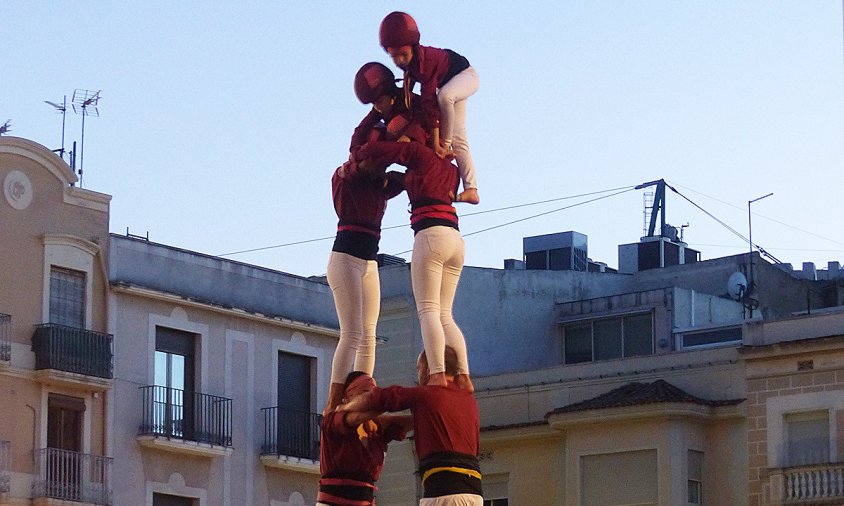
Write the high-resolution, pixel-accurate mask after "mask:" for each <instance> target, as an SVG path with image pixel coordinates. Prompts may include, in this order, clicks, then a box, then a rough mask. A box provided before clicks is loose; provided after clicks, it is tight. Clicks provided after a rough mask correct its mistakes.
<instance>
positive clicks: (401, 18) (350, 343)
mask: <svg viewBox="0 0 844 506" xmlns="http://www.w3.org/2000/svg"><path fill="white" fill-rule="evenodd" d="M379 35H380V41H381V45H382V46H383V47H384V49H385V50H386V51H387V52H388V53H389V54H390V56H391V58H392V59H393V61H394V62H395V63H396V65H397V66H399V67H400V68H401V69H402V70H404V80H403V86H402V87H401V88H399V87H398V86H397V85H396V79H395V76H394V74H393V73H392V72H391V71H390V70H389V69H388V68H387V67H385V66H384V65H382V64H380V63H375V62H370V63H367V64H365V65H363V66H362V67H361V68H360V70H359V71H358V73H357V74H356V75H355V80H354V91H355V94H356V96H357V98H358V99H359V100H360V101H361V102H362V103H364V104H372V110H371V111H370V112H369V114H367V115H366V117H365V118H364V119H363V120H362V121H361V122H360V124H359V125H358V127H357V128H355V131H354V133H353V135H352V141H351V145H350V156H349V160H348V161H347V162H345V163H344V164H343V165H342V166H341V167H339V168H337V170H335V172H334V175H333V177H332V197H333V201H334V208H335V211H336V213H337V217H338V226H337V235H336V238H335V241H334V246H333V247H332V252H331V255H330V259H329V263H328V269H327V278H328V283H329V285H330V286H331V289H332V293H333V295H334V303H335V307H336V309H337V316H338V320H339V323H340V339H339V342H338V345H337V349H336V351H335V354H334V359H333V362H332V374H331V384H330V388H329V396H328V397H329V398H328V402H327V403H326V406H325V409H324V411H323V415H324V416H323V422H322V426H321V438H322V439H321V441H322V447H321V457H320V471H321V474H322V478H321V479H320V495H319V498H318V504H322V505H327V506H350V505H355V506H365V505H369V504H373V505H374V504H375V503H374V491H375V482H376V480H377V479H378V475H379V474H380V469H381V465H382V464H383V459H384V451H386V444H387V442H388V441H390V440H391V439H401V438H402V437H403V436H404V431H406V430H409V428H410V424H411V422H409V421H408V420H404V419H403V420H401V422H396V421H395V420H396V419H393V418H383V417H380V418H379V417H378V415H380V414H381V413H382V412H384V411H388V410H394V409H396V406H398V405H399V404H401V405H403V406H405V407H404V408H399V409H406V408H411V410H412V413H413V415H414V417H415V418H414V419H413V420H412V424H413V428H414V433H415V437H416V444H417V447H419V445H420V444H421V445H422V447H423V448H425V450H426V455H425V457H426V458H425V459H424V462H420V469H422V468H424V470H423V472H425V473H426V475H425V476H426V478H425V479H423V485H424V486H425V499H423V500H422V501H420V504H422V505H472V506H474V505H476V504H477V505H481V504H482V496H481V492H480V474H479V471H478V465H477V439H478V430H479V429H478V427H479V422H478V417H477V403H476V401H475V399H474V396H473V395H472V393H473V391H474V387H473V385H472V382H471V380H470V378H469V363H468V357H467V353H466V342H465V339H464V336H463V334H462V332H461V330H460V328H459V327H458V326H457V323H456V322H455V321H454V319H453V317H452V304H453V301H454V297H455V294H456V290H457V284H458V281H459V279H460V273H461V271H462V268H463V258H464V244H463V239H462V237H461V235H460V232H459V228H458V218H457V211H456V209H455V208H454V206H453V205H452V204H453V202H468V203H474V204H476V203H478V201H479V198H478V193H477V185H476V181H475V176H474V166H473V163H472V157H471V154H470V153H469V149H468V143H467V142H466V129H465V125H466V121H465V110H466V108H465V100H466V98H468V96H470V95H472V94H473V93H474V92H475V91H476V90H477V87H478V80H477V74H476V73H475V71H474V69H472V67H471V66H469V64H468V61H466V59H465V58H463V57H462V56H460V55H457V53H454V52H453V51H449V50H443V49H437V48H432V47H427V46H421V45H420V44H419V30H418V28H417V25H416V22H415V21H414V20H413V18H412V17H410V16H409V15H408V14H406V13H403V12H393V13H391V14H389V15H388V16H387V17H386V18H384V20H383V21H382V23H381V27H380V31H379ZM415 81H419V82H420V83H421V93H422V96H421V97H420V96H418V95H416V94H414V93H413V92H412V89H413V84H414V82H415ZM438 89H439V93H437V90H438ZM432 104H433V105H432ZM452 150H453V151H452ZM455 158H456V160H457V167H455V165H454V164H453V163H452V161H453V160H454V159H455ZM394 163H395V164H398V165H403V166H404V167H405V171H404V172H403V173H402V172H395V171H387V170H386V169H387V167H389V166H390V165H391V164H394ZM458 170H459V171H460V172H459V174H460V175H458ZM461 178H462V181H463V191H462V192H460V193H458V189H459V184H460V181H461ZM402 190H404V191H406V192H407V195H408V198H409V200H410V209H411V213H410V225H411V229H412V230H413V231H414V243H413V253H412V259H411V280H412V284H413V295H414V298H415V300H416V308H417V313H418V315H419V320H420V326H421V329H422V340H423V343H424V348H425V351H424V352H423V355H422V357H423V358H424V360H423V358H420V364H421V363H422V362H423V361H424V371H423V369H422V368H421V366H420V369H419V374H420V384H421V385H423V386H421V387H419V392H420V394H419V395H420V398H423V397H424V398H426V399H427V398H431V396H433V397H434V398H437V399H439V400H438V401H436V402H433V403H431V402H427V401H426V402H423V401H419V402H418V403H414V402H411V401H409V400H407V399H404V400H403V401H402V402H401V403H383V404H375V405H374V406H371V407H370V406H369V405H367V407H366V409H359V407H360V406H361V405H362V404H361V402H358V404H357V405H354V404H352V405H349V404H347V403H348V402H349V401H350V400H351V399H352V398H356V397H360V396H361V395H362V394H363V393H366V394H367V397H366V398H367V399H369V397H368V395H369V394H368V393H369V392H375V393H374V394H373V395H375V396H377V395H378V394H377V392H378V391H379V389H378V388H377V387H376V386H375V383H374V380H372V379H371V375H372V372H373V370H374V366H375V335H376V333H375V326H376V322H377V319H378V314H379V311H380V285H379V279H378V267H377V261H376V255H377V252H378V242H379V239H380V231H381V220H382V218H383V216H384V211H385V209H386V205H387V200H389V199H390V198H392V197H394V196H396V195H397V194H398V193H400V192H401V191H402ZM447 357H450V358H447ZM352 371H355V372H352ZM362 388H363V390H362ZM431 389H433V390H431ZM413 392H415V391H413ZM425 392H427V393H425ZM423 393H424V395H423ZM409 395H411V394H409ZM414 395H415V394H412V395H411V397H413V396H414ZM373 398H375V397H373ZM449 399H450V400H449ZM367 402H368V401H367ZM467 406H468V408H467ZM467 409H468V411H466V410H467ZM431 410H435V411H437V412H436V413H433V412H430V411H431ZM450 411H454V413H452V414H451V415H450V414H449V412H450ZM458 412H459V413H458ZM466 413H468V414H466ZM452 415H456V416H452ZM383 416H384V417H385V416H386V415H383ZM364 420H365V421H364ZM447 420H452V423H453V426H451V427H441V426H442V425H443V424H446V421H447ZM353 427H357V429H356V430H352V428H353ZM443 430H445V432H443ZM444 433H447V434H452V435H453V434H460V435H461V440H462V441H464V442H465V441H466V440H467V439H466V437H463V436H465V434H468V435H469V436H468V437H469V439H468V440H470V441H472V440H473V441H474V443H473V444H470V445H465V444H461V445H458V446H454V441H450V438H449V437H447V438H446V440H444V441H443V440H440V439H441V437H442V435H443V434H444ZM472 438H474V439H472ZM434 439H436V440H434ZM358 445H363V447H364V448H366V450H363V449H361V448H360V447H359V446H358ZM372 448H376V450H375V451H371V449H372ZM431 449H434V450H436V451H433V450H431ZM443 452H444V453H443ZM428 454H430V455H428ZM338 455H341V457H338ZM420 457H421V456H420ZM356 460H358V461H359V462H358V463H357V464H358V465H355V461H356ZM455 463H458V464H459V465H457V464H455ZM461 466H462V467H461ZM431 469H435V471H434V472H433V473H432V472H431ZM467 470H468V471H467ZM431 474H436V475H437V476H436V477H435V478H434V479H431V480H428V479H427V477H428V476H430V475H431Z"/></svg>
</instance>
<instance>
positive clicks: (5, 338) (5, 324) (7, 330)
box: [0, 313, 12, 362]
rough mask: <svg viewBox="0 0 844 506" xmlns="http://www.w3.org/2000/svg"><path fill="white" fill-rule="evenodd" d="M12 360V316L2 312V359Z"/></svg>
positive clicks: (0, 339)
mask: <svg viewBox="0 0 844 506" xmlns="http://www.w3.org/2000/svg"><path fill="white" fill-rule="evenodd" d="M10 360H12V317H11V316H10V315H7V314H5V313H0V361H3V362H8V361H10Z"/></svg>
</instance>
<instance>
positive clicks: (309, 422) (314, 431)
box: [278, 351, 319, 457]
mask: <svg viewBox="0 0 844 506" xmlns="http://www.w3.org/2000/svg"><path fill="white" fill-rule="evenodd" d="M313 361H314V359H313V357H308V356H305V355H296V354H293V353H285V352H283V351H281V352H279V353H278V448H279V452H280V453H281V454H283V455H291V456H296V457H311V456H312V455H313V452H314V448H316V451H317V452H318V451H319V425H318V423H316V420H317V418H316V415H314V414H313V413H311V374H312V372H313V371H312V366H313Z"/></svg>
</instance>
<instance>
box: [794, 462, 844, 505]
mask: <svg viewBox="0 0 844 506" xmlns="http://www.w3.org/2000/svg"><path fill="white" fill-rule="evenodd" d="M782 476H783V485H784V488H785V490H784V496H783V499H784V502H785V503H788V504H800V503H801V502H816V501H824V502H825V501H827V500H832V499H839V500H844V463H838V464H815V465H812V466H801V467H791V468H787V469H783V470H782ZM835 504H841V503H839V502H835Z"/></svg>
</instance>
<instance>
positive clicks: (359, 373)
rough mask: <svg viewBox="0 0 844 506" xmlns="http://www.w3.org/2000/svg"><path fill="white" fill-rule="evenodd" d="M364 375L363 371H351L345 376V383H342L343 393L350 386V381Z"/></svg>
mask: <svg viewBox="0 0 844 506" xmlns="http://www.w3.org/2000/svg"><path fill="white" fill-rule="evenodd" d="M365 374H366V373H365V372H363V371H352V372H350V373H349V374H348V376H346V382H345V383H343V391H344V392H345V391H346V389H347V388H349V385H351V384H352V381H354V380H356V379H358V378H360V377H361V376H363V375H365Z"/></svg>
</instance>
